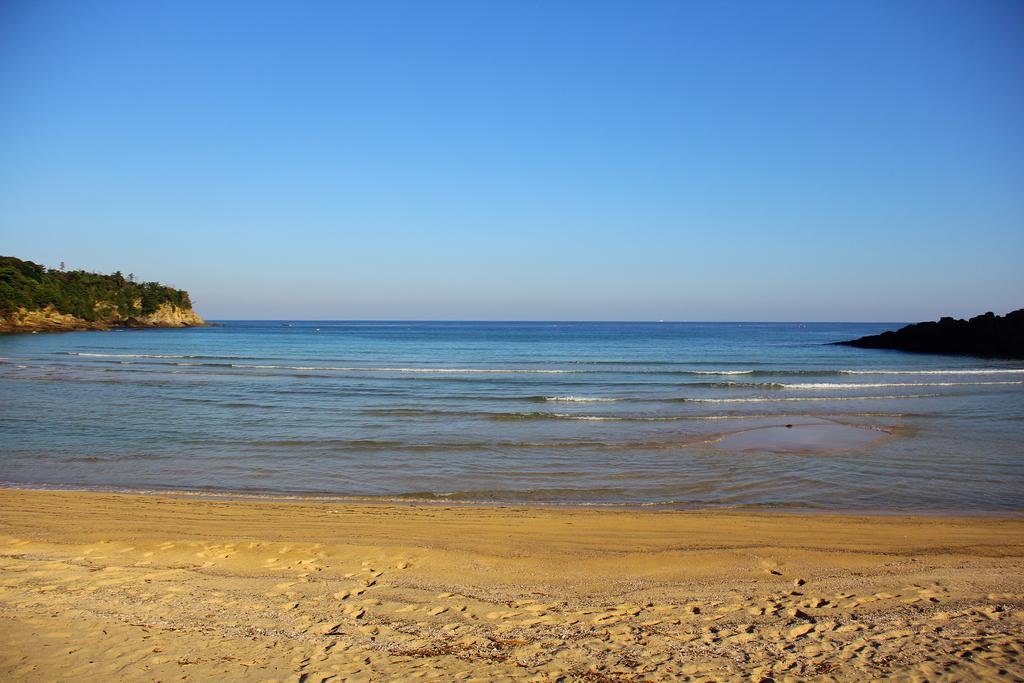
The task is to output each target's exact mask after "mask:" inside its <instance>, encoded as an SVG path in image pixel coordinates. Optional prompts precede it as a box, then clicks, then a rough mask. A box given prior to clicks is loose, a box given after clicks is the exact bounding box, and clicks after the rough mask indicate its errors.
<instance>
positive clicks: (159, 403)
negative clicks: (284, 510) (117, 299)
mask: <svg viewBox="0 0 1024 683" xmlns="http://www.w3.org/2000/svg"><path fill="white" fill-rule="evenodd" d="M896 327H899V325H897V324H833V323H827V324H826V323H807V324H796V323H772V324H767V323H547V322H544V323H434V322H431V323H426V322H331V321H320V322H301V323H300V322H294V323H287V322H266V321H261V322H239V321H233V322H226V323H225V324H224V326H223V327H211V328H202V329H185V330H140V331H114V332H75V333H67V334H36V335H13V336H12V335H7V336H2V337H0V444H2V445H0V481H2V482H4V483H6V484H7V485H45V486H68V487H88V488H92V487H98V488H113V489H142V490H151V489H175V490H181V489H187V490H200V491H222V492H235V493H239V492H246V493H275V494H313V495H341V496H383V497H403V498H410V499H435V500H436V499H440V500H462V501H507V502H532V503H589V504H622V503H625V504H653V505H659V504H663V505H671V506H678V507H709V506H710V507H717V506H735V507H762V506H768V507H770V506H779V507H794V508H808V507H809V508H824V509H837V510H838V509H870V510H918V511H924V510H960V511H964V510H975V511H1005V510H1015V509H1019V508H1021V507H1022V506H1024V363H1021V362H1010V361H998V360H988V359H974V358H961V357H948V356H926V355H912V354H905V353H901V352H894V351H877V350H864V349H855V348H849V347H842V346H831V345H828V342H833V341H838V340H842V339H849V338H853V337H858V336H861V335H864V334H874V333H877V332H881V331H883V330H886V329H894V328H896ZM786 424H791V425H794V431H793V433H797V432H796V431H795V430H799V429H801V428H804V427H806V426H808V425H826V426H827V425H853V426H861V427H865V428H870V429H872V430H875V431H874V432H872V434H873V435H874V434H877V435H878V436H879V437H880V438H878V439H874V440H872V441H871V443H869V444H867V445H864V446H860V447H854V448H850V447H847V446H843V445H842V444H841V443H840V444H838V445H837V447H836V448H829V447H828V444H818V445H817V446H815V447H814V448H807V449H792V448H789V449H787V448H779V447H777V446H778V444H772V443H769V442H766V443H764V444H763V445H758V443H759V442H758V438H752V439H751V438H748V437H750V436H751V435H753V436H754V437H757V435H758V434H760V433H761V432H751V433H750V434H745V435H744V437H742V438H741V439H740V438H736V437H733V438H732V441H734V442H736V443H740V442H742V443H744V444H746V447H745V448H744V450H740V451H736V450H727V449H725V448H722V447H720V446H721V444H719V443H718V440H719V439H720V438H722V437H723V436H728V435H730V434H735V433H737V432H744V431H745V430H751V429H755V428H761V427H776V428H780V427H784V426H785V425H786ZM779 431H780V430H779V429H769V430H766V431H765V432H764V433H765V434H767V433H769V432H771V433H775V432H779ZM784 433H790V432H784ZM800 433H801V434H808V433H810V432H807V431H804V432H800ZM826 433H827V432H826ZM730 442H731V441H730V440H726V441H723V442H722V443H723V444H724V443H730ZM751 443H753V444H754V445H753V446H752V447H751V446H750V444H751Z"/></svg>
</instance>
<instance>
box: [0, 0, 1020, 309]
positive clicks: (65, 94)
mask: <svg viewBox="0 0 1024 683" xmlns="http://www.w3.org/2000/svg"><path fill="white" fill-rule="evenodd" d="M0 253H2V254H9V255H14V256H18V257H21V258H27V259H31V260H35V261H38V262H42V263H45V264H47V265H49V266H56V265H58V264H59V263H60V261H62V260H63V261H66V262H67V264H68V267H69V268H84V269H87V270H96V271H100V272H112V271H114V270H122V271H124V272H126V273H127V272H134V273H136V274H137V275H138V276H139V277H141V278H143V279H147V280H159V281H163V282H167V283H170V284H174V285H176V286H179V287H182V288H185V289H188V290H189V291H190V292H191V293H192V296H193V300H194V302H195V304H196V308H197V310H198V311H199V312H200V313H201V314H203V315H204V316H206V317H208V318H213V319H217V318H415V319H606V320H607V319H612V320H619V319H622V320H644V319H666V320H897V321H900V320H918V319H928V318H933V317H936V316H938V315H943V314H954V315H969V314H974V313H979V312H983V311H987V310H994V311H996V312H998V313H1002V312H1006V311H1008V310H1011V309H1014V308H1018V307H1021V306H1024V266H1022V264H1024V3H1022V2H1018V1H1016V0H1007V1H1006V2H997V1H991V0H962V1H947V2H942V1H927V2H913V1H897V2H893V1H890V0H885V1H879V2H868V1H858V2H852V1H851V2H846V3H841V2H820V1H817V0H807V1H806V2H736V3H732V2H681V1H679V2H677V1H672V2H664V3H659V2H634V1H626V2H621V3H616V2H580V3H573V2H557V1H544V2H528V1H525V0H519V1H515V2H489V1H485V2H480V1H476V0H474V1H472V2H464V3H463V2H427V1H424V0H420V1H417V2H410V3H391V2H376V1H375V2H359V3H356V2H285V1H282V2H277V3H263V2H255V1H254V0H247V1H245V2H236V3H232V2H205V1H202V2H199V1H197V2H190V1H186V0H175V1H174V2H136V1H134V0H125V1H123V2H104V1H79V0H66V1H63V2H54V1H52V0H3V1H2V2H0Z"/></svg>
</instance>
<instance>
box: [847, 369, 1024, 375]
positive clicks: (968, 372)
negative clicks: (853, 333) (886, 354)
mask: <svg viewBox="0 0 1024 683" xmlns="http://www.w3.org/2000/svg"><path fill="white" fill-rule="evenodd" d="M839 372H840V373H841V374H843V375H1021V374H1024V368H973V369H970V370H840V371H839Z"/></svg>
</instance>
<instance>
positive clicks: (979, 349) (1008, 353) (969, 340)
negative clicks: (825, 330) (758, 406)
mask: <svg viewBox="0 0 1024 683" xmlns="http://www.w3.org/2000/svg"><path fill="white" fill-rule="evenodd" d="M836 343H837V344H842V345H844V346H857V347H860V348H863V349H896V350H899V351H915V352H918V353H948V354H958V355H969V356H990V357H996V358H1024V308H1022V309H1020V310H1016V311H1014V312H1013V313H1007V314H1006V315H1004V316H998V315H995V314H993V313H991V312H989V313H986V314H985V315H979V316H977V317H974V318H971V319H970V320H956V319H954V318H942V319H941V320H939V321H938V322H928V323H917V324H916V325H907V326H906V327H903V328H901V329H899V330H896V331H895V332H883V333H882V334H873V335H871V336H868V337H861V338H860V339H854V340H851V341H842V342H836Z"/></svg>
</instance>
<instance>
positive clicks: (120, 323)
mask: <svg viewBox="0 0 1024 683" xmlns="http://www.w3.org/2000/svg"><path fill="white" fill-rule="evenodd" d="M205 324H206V323H204V322H203V319H202V318H200V317H199V316H198V315H197V314H196V313H195V311H193V310H192V300H191V299H190V298H189V295H188V292H186V291H184V290H181V289H175V288H174V287H168V286H166V285H161V284H159V283H156V282H136V281H135V277H134V276H133V275H129V276H127V277H125V276H124V275H122V274H121V273H120V272H118V273H113V274H111V275H101V274H97V273H88V272H85V271H81V270H76V271H70V272H65V271H64V270H63V269H62V270H52V269H48V268H46V267H45V266H42V265H40V264H37V263H33V262H31V261H22V260H21V259H18V258H15V257H13V256H0V332H50V331H68V330H106V329H110V328H113V327H195V326H200V325H205Z"/></svg>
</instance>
